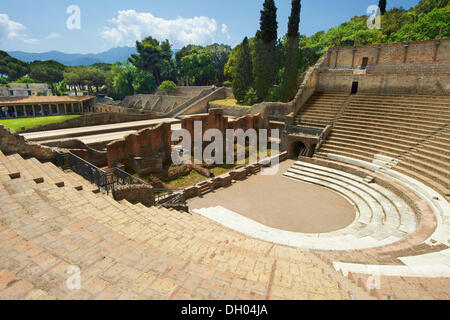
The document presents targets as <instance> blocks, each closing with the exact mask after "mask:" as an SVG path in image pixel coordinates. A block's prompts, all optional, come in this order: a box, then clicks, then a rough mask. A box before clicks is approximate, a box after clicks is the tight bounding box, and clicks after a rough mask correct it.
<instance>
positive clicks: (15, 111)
mask: <svg viewBox="0 0 450 320" xmlns="http://www.w3.org/2000/svg"><path fill="white" fill-rule="evenodd" d="M13 108H14V116H15V117H16V118H17V107H16V106H13Z"/></svg>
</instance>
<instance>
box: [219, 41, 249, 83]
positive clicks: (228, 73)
mask: <svg viewBox="0 0 450 320" xmlns="http://www.w3.org/2000/svg"><path fill="white" fill-rule="evenodd" d="M241 46H242V44H241V43H240V44H238V45H237V46H236V47H235V48H234V49H233V50H231V52H230V55H229V57H228V61H227V63H226V64H225V67H224V76H225V77H226V78H228V79H233V77H234V74H235V66H236V59H237V56H238V54H239V50H241ZM248 46H249V48H250V52H251V55H252V58H253V56H254V55H255V38H250V39H248Z"/></svg>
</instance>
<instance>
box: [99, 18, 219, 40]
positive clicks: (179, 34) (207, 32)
mask: <svg viewBox="0 0 450 320" xmlns="http://www.w3.org/2000/svg"><path fill="white" fill-rule="evenodd" d="M111 23H112V24H113V25H114V26H112V27H104V28H103V31H102V32H101V35H102V37H103V38H105V39H108V40H111V41H112V42H114V43H116V44H126V45H133V44H134V42H135V41H136V40H142V39H144V38H145V37H147V36H152V37H154V38H156V39H158V40H164V39H169V41H170V42H171V43H172V44H173V45H174V46H175V47H181V46H184V45H186V44H200V45H201V44H207V43H210V42H213V41H214V35H215V34H216V32H217V22H216V20H214V19H212V18H209V17H204V16H201V17H194V18H181V17H179V18H177V19H174V20H166V19H164V18H158V17H155V16H153V15H152V14H151V13H146V12H136V11H135V10H123V11H119V12H118V16H117V18H114V19H112V20H111ZM222 30H223V26H222Z"/></svg>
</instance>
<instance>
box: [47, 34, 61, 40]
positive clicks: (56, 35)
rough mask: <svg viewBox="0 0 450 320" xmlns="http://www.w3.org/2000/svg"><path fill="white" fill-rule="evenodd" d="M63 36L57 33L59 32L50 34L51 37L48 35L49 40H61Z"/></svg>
mask: <svg viewBox="0 0 450 320" xmlns="http://www.w3.org/2000/svg"><path fill="white" fill-rule="evenodd" d="M61 37H62V36H61V35H60V34H59V33H57V32H52V33H50V34H49V35H48V37H47V39H50V40H51V39H58V38H61Z"/></svg>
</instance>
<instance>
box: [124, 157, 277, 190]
mask: <svg viewBox="0 0 450 320" xmlns="http://www.w3.org/2000/svg"><path fill="white" fill-rule="evenodd" d="M275 154H278V152H275V151H274V150H271V149H267V156H269V157H270V156H271V155H275ZM192 160H194V159H192ZM258 160H262V158H261V155H260V152H258ZM245 163H246V164H250V157H249V156H248V157H246V159H245ZM236 167H237V164H220V165H215V166H214V167H213V168H210V169H209V170H210V171H211V172H212V173H213V174H214V176H215V177H217V176H220V175H222V174H225V173H227V172H229V171H232V170H233V169H235V168H236ZM125 171H126V172H127V173H129V174H131V175H133V176H135V177H136V178H139V179H141V180H144V181H147V182H151V181H152V180H153V179H154V178H158V179H159V178H161V177H157V176H153V175H140V174H138V173H136V172H134V171H133V169H131V168H127V169H126V170H125ZM208 179H209V178H207V177H205V176H203V175H201V174H200V173H198V172H197V171H195V170H192V171H191V172H190V173H189V174H188V175H186V176H183V177H180V178H177V179H173V180H170V181H164V184H165V185H166V186H167V187H168V188H170V189H184V188H187V187H190V186H193V185H195V184H197V183H200V182H203V181H205V180H208Z"/></svg>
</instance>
